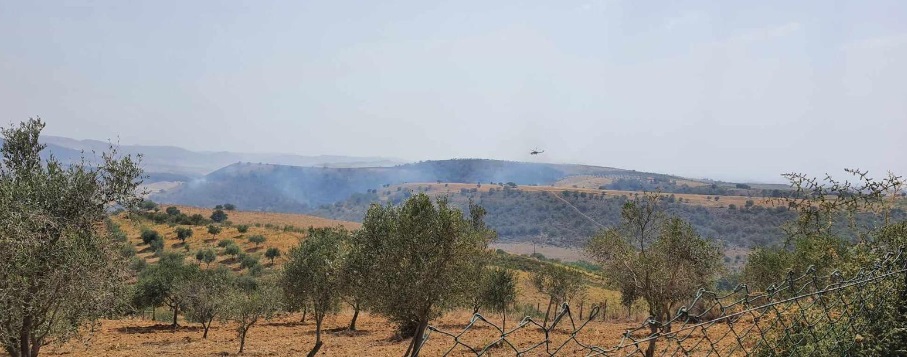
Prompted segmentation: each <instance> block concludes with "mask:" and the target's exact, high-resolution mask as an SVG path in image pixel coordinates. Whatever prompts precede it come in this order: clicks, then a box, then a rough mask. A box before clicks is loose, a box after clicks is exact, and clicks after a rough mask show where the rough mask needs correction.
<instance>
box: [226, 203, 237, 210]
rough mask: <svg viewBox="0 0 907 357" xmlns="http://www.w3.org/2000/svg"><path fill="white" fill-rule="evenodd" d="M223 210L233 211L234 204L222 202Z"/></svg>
mask: <svg viewBox="0 0 907 357" xmlns="http://www.w3.org/2000/svg"><path fill="white" fill-rule="evenodd" d="M224 210H227V211H235V210H236V206H235V205H233V204H232V203H224Z"/></svg>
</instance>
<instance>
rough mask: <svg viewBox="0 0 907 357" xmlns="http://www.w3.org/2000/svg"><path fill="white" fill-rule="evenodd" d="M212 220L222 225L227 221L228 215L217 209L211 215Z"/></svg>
mask: <svg viewBox="0 0 907 357" xmlns="http://www.w3.org/2000/svg"><path fill="white" fill-rule="evenodd" d="M211 220H212V221H214V222H217V223H221V222H223V221H226V220H227V213H226V212H224V211H223V210H222V209H216V210H214V212H213V213H211Z"/></svg>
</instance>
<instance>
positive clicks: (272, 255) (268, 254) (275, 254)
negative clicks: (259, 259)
mask: <svg viewBox="0 0 907 357" xmlns="http://www.w3.org/2000/svg"><path fill="white" fill-rule="evenodd" d="M279 257H280V248H277V247H270V248H268V250H266V251H265V258H268V259H270V260H271V265H274V259H277V258H279Z"/></svg>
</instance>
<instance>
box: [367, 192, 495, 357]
mask: <svg viewBox="0 0 907 357" xmlns="http://www.w3.org/2000/svg"><path fill="white" fill-rule="evenodd" d="M470 206H471V209H470V216H469V217H464V215H463V213H462V212H461V211H460V210H459V209H456V208H453V207H450V206H449V205H448V202H447V200H446V199H445V198H440V199H438V200H437V202H436V203H433V202H432V199H431V198H429V197H428V196H427V195H425V194H422V193H420V194H417V195H414V196H412V197H410V198H409V199H408V200H407V201H406V202H404V203H403V204H402V205H400V206H397V207H394V206H381V205H372V206H371V207H370V208H369V210H368V212H367V213H366V215H365V220H364V221H363V224H362V234H364V239H365V249H368V250H370V251H373V252H374V256H375V261H374V265H373V267H374V268H373V270H372V276H371V277H370V279H369V291H371V294H370V296H369V306H370V307H371V308H372V309H373V310H374V311H376V312H378V313H380V314H383V315H384V316H386V317H387V318H388V319H389V320H390V321H392V322H394V323H396V324H397V326H398V331H399V333H400V334H401V336H403V337H410V336H412V337H413V338H412V341H411V343H410V345H409V348H408V349H407V352H406V354H407V355H410V356H418V355H419V349H420V347H421V345H422V343H421V341H422V338H423V334H424V332H425V329H426V327H427V326H428V321H429V320H430V319H431V318H433V317H436V316H439V315H440V313H441V312H442V311H443V310H444V309H447V308H452V307H455V306H462V304H463V302H464V301H468V299H470V298H472V296H473V293H474V291H475V289H474V288H473V286H474V285H475V284H476V283H477V280H478V279H479V277H480V276H481V272H482V269H483V268H484V263H485V260H486V248H487V247H488V243H489V242H490V241H491V240H492V239H493V238H494V233H493V232H492V231H490V230H489V229H487V228H486V227H485V225H484V223H483V221H482V218H483V217H482V216H483V213H484V212H483V210H481V209H480V207H477V206H475V205H470Z"/></svg>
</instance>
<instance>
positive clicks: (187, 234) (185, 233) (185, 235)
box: [176, 227, 192, 244]
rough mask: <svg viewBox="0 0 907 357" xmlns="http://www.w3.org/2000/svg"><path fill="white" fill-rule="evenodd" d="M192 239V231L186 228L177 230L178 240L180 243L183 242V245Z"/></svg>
mask: <svg viewBox="0 0 907 357" xmlns="http://www.w3.org/2000/svg"><path fill="white" fill-rule="evenodd" d="M191 237H192V230H191V229H189V228H185V227H177V228H176V239H179V240H180V242H182V243H183V244H186V239H189V238H191Z"/></svg>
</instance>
